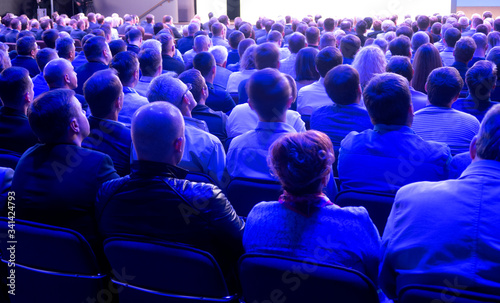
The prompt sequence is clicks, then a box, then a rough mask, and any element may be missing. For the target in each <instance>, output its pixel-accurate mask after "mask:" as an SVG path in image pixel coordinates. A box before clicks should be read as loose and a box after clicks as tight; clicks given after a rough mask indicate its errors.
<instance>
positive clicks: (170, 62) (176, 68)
mask: <svg viewBox="0 0 500 303" xmlns="http://www.w3.org/2000/svg"><path fill="white" fill-rule="evenodd" d="M161 57H162V59H163V63H162V64H163V67H162V69H163V70H166V71H170V72H175V73H177V75H180V74H181V73H182V72H183V71H184V69H185V67H184V64H182V63H181V62H180V61H179V60H177V59H175V58H172V57H170V56H168V55H162V56H161Z"/></svg>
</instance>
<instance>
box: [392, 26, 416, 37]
mask: <svg viewBox="0 0 500 303" xmlns="http://www.w3.org/2000/svg"><path fill="white" fill-rule="evenodd" d="M401 35H404V36H406V37H408V38H410V39H411V38H412V37H413V30H412V29H411V27H408V26H404V25H402V26H400V27H399V28H398V29H397V30H396V37H399V36H401Z"/></svg>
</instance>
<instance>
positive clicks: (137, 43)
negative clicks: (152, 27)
mask: <svg viewBox="0 0 500 303" xmlns="http://www.w3.org/2000/svg"><path fill="white" fill-rule="evenodd" d="M129 44H132V45H135V46H137V47H140V46H141V42H140V41H130V42H129Z"/></svg>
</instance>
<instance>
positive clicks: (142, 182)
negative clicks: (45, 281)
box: [96, 76, 245, 282]
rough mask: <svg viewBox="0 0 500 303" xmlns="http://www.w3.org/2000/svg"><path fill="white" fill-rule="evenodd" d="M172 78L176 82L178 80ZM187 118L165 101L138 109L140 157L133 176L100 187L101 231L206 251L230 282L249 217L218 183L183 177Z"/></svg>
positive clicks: (135, 129) (134, 120)
mask: <svg viewBox="0 0 500 303" xmlns="http://www.w3.org/2000/svg"><path fill="white" fill-rule="evenodd" d="M161 77H162V76H160V77H159V78H160V80H161ZM167 77H168V76H167ZM157 79H158V78H157ZM155 80H156V79H155ZM168 80H170V81H169V83H170V82H172V83H170V84H174V85H175V84H176V83H175V82H177V81H179V80H177V79H174V78H171V77H170V78H169V79H168ZM174 80H176V81H174ZM179 82H180V81H179ZM153 83H154V80H153ZM177 84H178V83H177ZM186 94H190V92H189V91H188V92H187V93H186ZM180 97H182V96H180ZM183 98H184V97H183ZM189 98H192V96H190V97H189ZM183 120H184V119H183V113H182V112H181V111H180V110H179V108H178V107H176V106H175V105H174V104H172V103H170V102H162V101H157V102H153V103H150V104H148V105H145V106H143V107H141V108H140V109H139V110H138V111H137V112H136V113H135V114H134V116H133V118H132V141H133V143H134V147H135V151H136V152H137V160H136V161H134V162H133V163H132V173H131V174H130V175H129V176H126V177H123V178H120V179H116V180H113V181H111V182H107V183H105V184H103V186H102V187H101V189H100V190H99V193H98V196H97V204H96V209H97V211H96V214H97V223H98V226H99V232H100V234H101V236H102V237H103V238H109V237H113V236H115V235H118V234H123V233H126V234H136V235H143V236H148V237H152V238H158V239H163V240H167V241H172V242H180V243H185V244H188V245H192V246H194V247H197V248H199V249H202V250H205V251H208V252H210V253H211V254H212V255H213V256H214V257H215V259H216V260H217V262H218V263H219V265H220V266H221V268H222V271H223V272H224V274H225V275H226V277H227V278H229V281H228V282H231V281H232V279H231V276H232V275H231V272H232V270H233V269H234V268H235V266H236V262H237V260H238V257H239V256H240V255H241V253H242V252H243V250H242V243H241V241H242V235H243V229H244V226H245V223H244V222H243V221H242V220H241V219H240V218H239V217H238V215H237V214H236V213H235V211H234V209H233V208H232V207H231V204H230V203H229V201H228V200H227V198H226V197H225V196H224V194H223V193H222V191H221V190H220V189H219V188H218V187H217V186H215V185H212V184H208V183H197V182H190V181H188V180H185V177H186V174H187V171H186V170H184V169H182V168H180V167H178V165H179V163H180V162H181V161H182V159H183V155H184V154H186V153H189V152H190V151H189V150H188V148H189V147H188V146H187V145H188V144H189V142H187V141H189V140H190V138H189V137H187V136H188V134H187V133H186V135H185V130H186V131H187V129H185V128H184V121H183ZM197 144H199V143H197ZM146 185H147V186H146Z"/></svg>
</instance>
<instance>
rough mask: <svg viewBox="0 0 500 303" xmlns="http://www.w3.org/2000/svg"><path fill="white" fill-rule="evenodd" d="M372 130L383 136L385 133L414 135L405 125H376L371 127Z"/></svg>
mask: <svg viewBox="0 0 500 303" xmlns="http://www.w3.org/2000/svg"><path fill="white" fill-rule="evenodd" d="M373 130H374V131H376V132H379V133H382V134H385V133H387V132H391V131H398V132H401V133H406V134H415V132H414V131H413V129H411V128H410V127H408V126H406V125H388V124H376V125H375V126H374V127H373Z"/></svg>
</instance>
